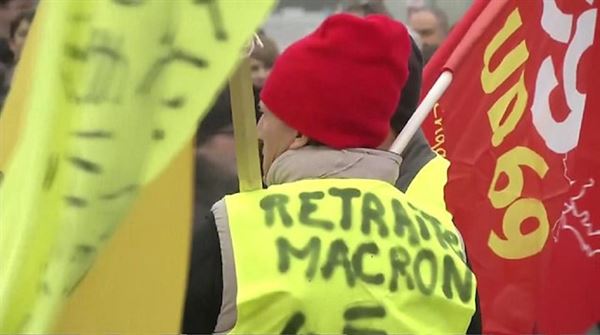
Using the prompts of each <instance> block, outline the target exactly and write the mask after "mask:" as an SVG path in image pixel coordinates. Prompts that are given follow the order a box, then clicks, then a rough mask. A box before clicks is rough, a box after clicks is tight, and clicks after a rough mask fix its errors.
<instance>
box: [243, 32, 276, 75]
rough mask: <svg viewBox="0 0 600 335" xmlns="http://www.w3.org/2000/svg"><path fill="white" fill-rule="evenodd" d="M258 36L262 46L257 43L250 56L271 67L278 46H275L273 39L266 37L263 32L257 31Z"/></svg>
mask: <svg viewBox="0 0 600 335" xmlns="http://www.w3.org/2000/svg"><path fill="white" fill-rule="evenodd" d="M258 36H259V38H260V40H261V41H262V43H263V47H260V46H258V45H257V46H256V47H255V48H254V50H252V54H250V58H254V59H256V60H259V61H261V62H263V63H264V64H265V66H266V67H269V68H270V67H273V64H275V60H276V59H277V57H279V48H277V44H276V43H275V41H274V40H272V39H271V38H269V37H267V36H266V35H265V34H264V33H260V32H259V34H258Z"/></svg>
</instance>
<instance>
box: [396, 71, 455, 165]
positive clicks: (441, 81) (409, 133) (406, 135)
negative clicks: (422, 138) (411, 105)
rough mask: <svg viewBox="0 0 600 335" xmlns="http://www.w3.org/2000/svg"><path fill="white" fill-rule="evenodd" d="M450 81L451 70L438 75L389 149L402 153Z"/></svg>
mask: <svg viewBox="0 0 600 335" xmlns="http://www.w3.org/2000/svg"><path fill="white" fill-rule="evenodd" d="M451 82H452V72H450V71H444V72H442V74H441V75H440V76H439V77H438V79H437V81H436V82H435V84H433V86H432V87H431V89H430V90H429V92H427V95H426V96H425V98H424V99H423V101H422V102H421V104H420V105H419V107H417V110H416V111H415V113H414V114H413V116H412V117H411V118H410V120H408V122H407V123H406V126H404V129H402V131H401V132H400V134H399V135H398V137H396V139H395V140H394V143H392V146H391V147H390V149H389V150H390V151H392V152H395V153H397V154H399V155H401V154H402V152H403V151H404V149H405V148H406V146H407V145H408V142H410V140H411V139H412V138H413V136H414V135H415V133H416V132H417V130H419V127H421V124H422V123H423V121H425V118H426V117H427V115H429V113H430V112H431V110H432V109H433V106H434V105H435V103H436V102H437V101H438V100H439V99H440V97H441V96H442V95H443V94H444V92H446V90H447V89H448V86H450V83H451Z"/></svg>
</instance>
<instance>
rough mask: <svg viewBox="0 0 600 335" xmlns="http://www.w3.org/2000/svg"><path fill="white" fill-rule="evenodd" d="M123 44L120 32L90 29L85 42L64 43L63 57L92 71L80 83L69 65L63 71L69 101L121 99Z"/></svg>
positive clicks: (124, 74) (124, 62)
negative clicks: (82, 82) (86, 79)
mask: <svg viewBox="0 0 600 335" xmlns="http://www.w3.org/2000/svg"><path fill="white" fill-rule="evenodd" d="M123 44H124V42H123V36H122V35H117V34H115V33H114V32H111V31H108V30H102V29H93V30H92V32H91V35H90V40H89V42H88V43H87V45H85V46H78V45H75V44H71V43H69V42H67V43H66V44H65V45H64V52H65V55H66V57H67V58H68V59H70V60H72V61H73V62H75V63H79V64H81V65H82V66H84V67H85V68H86V70H87V71H89V73H91V74H92V75H91V76H90V78H89V80H88V81H87V82H86V83H84V84H81V83H80V82H78V81H76V80H75V79H73V78H72V73H71V70H69V69H70V67H68V66H67V67H65V68H64V69H63V70H62V73H61V75H62V80H63V82H64V88H65V92H66V94H67V96H68V98H69V99H70V100H72V101H74V102H75V103H86V104H101V103H105V102H112V103H118V102H120V100H121V95H122V94H124V93H123V92H124V90H123V87H122V86H123V83H124V82H125V80H124V79H125V78H126V77H127V73H128V62H127V60H126V58H125V56H124V55H123V53H122V46H123Z"/></svg>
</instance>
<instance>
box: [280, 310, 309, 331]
mask: <svg viewBox="0 0 600 335" xmlns="http://www.w3.org/2000/svg"><path fill="white" fill-rule="evenodd" d="M304 322H306V316H305V315H304V313H302V312H296V313H294V314H293V315H292V317H291V318H290V319H289V320H288V322H287V323H286V324H285V326H284V327H283V330H281V334H298V332H299V331H300V328H302V326H303V325H304Z"/></svg>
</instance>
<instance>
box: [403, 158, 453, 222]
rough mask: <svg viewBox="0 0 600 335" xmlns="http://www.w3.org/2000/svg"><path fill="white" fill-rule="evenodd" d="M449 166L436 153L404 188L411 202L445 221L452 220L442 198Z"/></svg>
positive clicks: (447, 162) (445, 160) (448, 163)
mask: <svg viewBox="0 0 600 335" xmlns="http://www.w3.org/2000/svg"><path fill="white" fill-rule="evenodd" d="M449 167H450V162H449V161H448V160H447V159H445V158H444V157H442V156H440V155H438V154H436V155H435V157H434V158H433V159H431V160H430V161H429V162H427V164H425V165H424V166H423V167H421V169H420V170H419V172H418V173H417V174H416V175H415V177H414V178H413V180H412V181H411V182H410V184H409V185H408V188H407V189H406V196H407V197H408V198H409V199H410V201H411V202H412V203H414V204H416V205H418V206H419V208H421V209H423V210H425V211H427V212H430V213H431V214H435V215H436V216H437V217H440V219H443V220H445V221H452V214H450V212H448V210H447V209H446V202H445V199H444V187H445V186H446V182H447V181H448V168H449Z"/></svg>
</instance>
